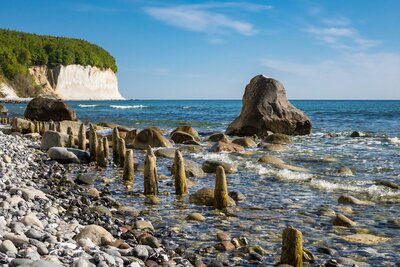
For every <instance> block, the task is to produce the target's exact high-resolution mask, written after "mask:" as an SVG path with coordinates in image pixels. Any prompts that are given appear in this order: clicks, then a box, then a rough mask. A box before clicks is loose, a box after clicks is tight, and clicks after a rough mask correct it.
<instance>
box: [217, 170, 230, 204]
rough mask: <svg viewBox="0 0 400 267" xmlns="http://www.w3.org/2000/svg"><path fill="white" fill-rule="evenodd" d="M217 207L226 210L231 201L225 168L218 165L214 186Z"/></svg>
mask: <svg viewBox="0 0 400 267" xmlns="http://www.w3.org/2000/svg"><path fill="white" fill-rule="evenodd" d="M214 200H215V204H214V206H215V208H216V209H219V210H226V209H227V207H228V203H229V196H228V186H227V183H226V176H225V169H224V168H223V167H222V166H218V167H217V174H216V176H215V188H214Z"/></svg>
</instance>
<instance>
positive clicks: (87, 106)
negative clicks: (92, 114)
mask: <svg viewBox="0 0 400 267" xmlns="http://www.w3.org/2000/svg"><path fill="white" fill-rule="evenodd" d="M78 106H79V107H81V108H94V107H97V106H98V105H83V104H79V105H78Z"/></svg>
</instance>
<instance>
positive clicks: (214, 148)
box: [210, 141, 244, 152]
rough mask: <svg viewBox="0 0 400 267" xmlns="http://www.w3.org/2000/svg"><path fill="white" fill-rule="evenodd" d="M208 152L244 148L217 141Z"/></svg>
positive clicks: (232, 150) (237, 150)
mask: <svg viewBox="0 0 400 267" xmlns="http://www.w3.org/2000/svg"><path fill="white" fill-rule="evenodd" d="M210 152H244V148H243V147H242V146H241V145H238V144H234V143H227V142H223V141H219V142H217V143H215V144H214V145H213V146H212V147H211V148H210Z"/></svg>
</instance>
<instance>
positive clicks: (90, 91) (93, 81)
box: [29, 65, 123, 100]
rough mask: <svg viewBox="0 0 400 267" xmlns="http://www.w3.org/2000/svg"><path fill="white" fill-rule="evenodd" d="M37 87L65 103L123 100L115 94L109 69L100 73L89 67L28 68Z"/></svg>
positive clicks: (114, 80)
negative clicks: (39, 86)
mask: <svg viewBox="0 0 400 267" xmlns="http://www.w3.org/2000/svg"><path fill="white" fill-rule="evenodd" d="M29 72H30V74H31V75H32V76H33V77H34V79H35V82H36V84H39V85H41V86H42V87H43V90H44V93H45V94H50V95H54V96H57V97H60V98H62V99H66V100H83V99H92V100H105V99H123V97H122V96H121V94H120V93H119V91H118V80H117V76H116V75H115V73H114V72H113V71H112V70H111V69H107V70H102V69H99V68H97V67H92V66H86V67H84V66H81V65H68V66H62V65H60V66H57V67H55V68H47V67H46V66H35V67H30V68H29Z"/></svg>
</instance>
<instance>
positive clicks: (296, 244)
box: [281, 226, 303, 267]
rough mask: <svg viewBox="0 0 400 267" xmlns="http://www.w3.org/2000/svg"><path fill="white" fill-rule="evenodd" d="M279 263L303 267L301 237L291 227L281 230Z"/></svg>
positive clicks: (298, 232)
mask: <svg viewBox="0 0 400 267" xmlns="http://www.w3.org/2000/svg"><path fill="white" fill-rule="evenodd" d="M281 263H283V264H289V265H292V266H294V267H302V266H303V235H302V234H301V232H300V231H299V230H297V229H296V228H294V227H292V226H289V227H287V228H286V229H285V230H283V234H282V254H281Z"/></svg>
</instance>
